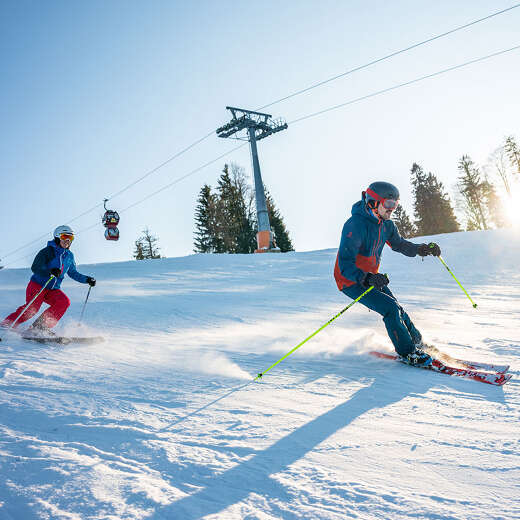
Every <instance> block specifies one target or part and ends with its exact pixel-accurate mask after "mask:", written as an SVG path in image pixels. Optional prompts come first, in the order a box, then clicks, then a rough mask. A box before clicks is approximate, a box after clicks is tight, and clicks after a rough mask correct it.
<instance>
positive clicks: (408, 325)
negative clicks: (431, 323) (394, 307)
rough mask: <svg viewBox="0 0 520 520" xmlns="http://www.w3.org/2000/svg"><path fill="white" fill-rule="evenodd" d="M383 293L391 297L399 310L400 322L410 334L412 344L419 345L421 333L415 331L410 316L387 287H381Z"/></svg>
mask: <svg viewBox="0 0 520 520" xmlns="http://www.w3.org/2000/svg"><path fill="white" fill-rule="evenodd" d="M383 292H384V293H385V294H388V295H389V296H391V297H392V298H393V299H394V300H395V301H396V302H397V304H398V305H399V309H400V312H401V320H402V321H403V323H404V324H405V325H406V328H407V329H408V332H409V333H410V336H411V337H412V340H413V342H414V343H415V344H416V345H417V344H419V343H421V340H422V335H421V333H420V332H419V331H418V330H417V328H416V327H415V325H414V324H413V322H412V320H411V319H410V316H408V313H407V312H406V311H405V310H404V309H403V307H402V306H401V304H400V303H399V302H398V301H397V298H396V297H395V296H394V295H393V293H392V291H391V290H390V289H389V288H388V286H386V287H383Z"/></svg>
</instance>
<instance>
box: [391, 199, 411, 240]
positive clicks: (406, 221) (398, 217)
mask: <svg viewBox="0 0 520 520" xmlns="http://www.w3.org/2000/svg"><path fill="white" fill-rule="evenodd" d="M392 219H393V221H394V222H395V225H396V226H397V231H399V234H400V235H401V236H402V237H404V238H412V237H414V236H415V235H416V234H417V229H416V228H415V225H414V223H413V222H412V219H411V218H410V217H409V216H408V214H407V213H406V211H405V210H404V208H403V207H402V206H401V205H400V204H399V206H397V208H395V211H394V215H393V217H392Z"/></svg>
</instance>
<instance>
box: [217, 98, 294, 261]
mask: <svg viewBox="0 0 520 520" xmlns="http://www.w3.org/2000/svg"><path fill="white" fill-rule="evenodd" d="M226 108H227V110H229V111H230V112H231V114H232V115H233V118H232V119H231V121H230V122H229V123H227V124H225V125H223V126H221V127H220V128H217V135H218V137H223V138H233V139H239V140H242V141H249V144H250V145H251V157H252V160H253V174H254V179H255V200H256V215H257V219H258V233H257V235H256V240H257V244H258V249H257V250H256V252H257V253H264V252H266V251H277V250H278V249H277V248H276V245H275V243H274V240H273V234H272V232H271V226H270V224H269V214H268V212H267V204H266V200H265V192H264V184H263V182H262V175H261V172H260V162H259V161H258V151H257V147H256V142H257V141H260V139H264V138H266V137H269V136H270V135H272V134H275V133H277V132H281V131H282V130H285V129H286V128H287V123H286V122H285V121H284V120H283V119H281V118H279V119H273V118H272V116H271V115H270V114H262V113H261V112H254V111H252V110H244V109H242V108H236V107H226ZM243 130H245V135H242V136H241V135H239V133H240V132H242V131H243Z"/></svg>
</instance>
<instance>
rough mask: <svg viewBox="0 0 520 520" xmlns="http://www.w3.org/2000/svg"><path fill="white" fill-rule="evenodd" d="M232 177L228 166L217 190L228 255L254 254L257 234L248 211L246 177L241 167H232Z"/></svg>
mask: <svg viewBox="0 0 520 520" xmlns="http://www.w3.org/2000/svg"><path fill="white" fill-rule="evenodd" d="M231 170H232V175H233V178H232V176H231V175H230V173H229V166H228V165H227V164H226V165H225V166H224V170H223V172H222V175H221V176H220V178H219V181H218V186H217V190H218V193H219V200H218V205H217V207H218V220H219V223H220V229H221V238H222V241H223V244H224V251H225V252H226V253H252V252H253V251H254V249H255V247H256V244H255V232H254V228H253V223H252V222H251V220H250V218H249V214H248V210H247V204H246V200H245V198H244V197H245V196H247V190H245V188H244V183H243V180H244V177H243V172H242V171H241V170H240V167H237V166H236V165H232V168H231Z"/></svg>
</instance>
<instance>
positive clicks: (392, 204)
mask: <svg viewBox="0 0 520 520" xmlns="http://www.w3.org/2000/svg"><path fill="white" fill-rule="evenodd" d="M381 204H382V205H383V208H385V209H395V208H397V206H398V205H399V201H398V200H393V199H383V200H382V201H381Z"/></svg>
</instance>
